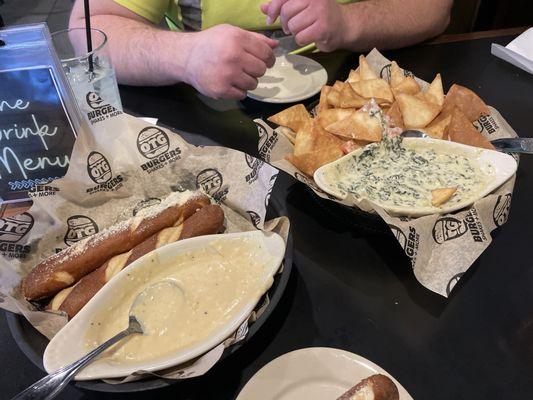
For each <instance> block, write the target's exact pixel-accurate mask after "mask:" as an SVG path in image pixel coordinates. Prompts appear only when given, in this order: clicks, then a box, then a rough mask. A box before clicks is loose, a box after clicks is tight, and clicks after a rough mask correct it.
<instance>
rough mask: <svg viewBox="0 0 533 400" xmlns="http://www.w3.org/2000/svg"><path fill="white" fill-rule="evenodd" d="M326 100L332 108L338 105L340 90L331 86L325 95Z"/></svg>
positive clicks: (339, 102)
mask: <svg viewBox="0 0 533 400" xmlns="http://www.w3.org/2000/svg"><path fill="white" fill-rule="evenodd" d="M326 100H327V102H328V104H329V105H330V106H332V107H334V108H338V107H340V104H341V99H340V91H339V90H337V89H335V87H332V88H331V89H330V90H329V92H328V94H327V95H326Z"/></svg>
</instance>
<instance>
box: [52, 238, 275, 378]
mask: <svg viewBox="0 0 533 400" xmlns="http://www.w3.org/2000/svg"><path fill="white" fill-rule="evenodd" d="M240 236H244V237H249V236H255V237H259V238H261V237H262V238H263V240H264V244H265V246H266V249H267V251H268V252H269V253H270V254H271V255H272V263H271V264H270V265H268V268H265V276H264V279H265V282H266V280H268V279H271V277H272V276H273V275H274V274H275V273H276V271H277V270H278V268H279V266H280V264H281V261H282V259H283V255H284V254H285V242H284V241H283V239H282V238H281V237H280V236H279V235H277V234H275V233H263V232H261V231H252V232H243V233H230V234H223V235H208V236H200V237H195V238H192V239H186V240H183V241H179V242H175V243H172V244H169V245H166V246H163V247H160V248H159V249H157V250H155V251H154V252H152V253H149V254H146V255H145V256H143V257H141V258H139V259H138V260H136V261H135V262H133V263H132V264H131V265H129V266H128V267H126V268H124V269H123V270H122V271H121V272H119V273H118V274H117V275H116V276H115V277H113V279H111V280H110V281H109V282H108V283H107V284H106V285H105V286H104V287H103V288H102V289H101V290H100V291H99V292H98V293H97V294H96V295H95V296H94V297H93V298H92V299H91V300H90V301H89V302H88V303H87V305H86V306H85V307H83V308H82V309H81V311H80V312H79V313H78V314H77V315H76V316H75V317H74V318H73V319H72V320H71V321H70V322H69V323H68V324H66V325H65V326H64V327H63V329H61V330H60V331H59V332H58V333H57V334H56V335H55V336H54V337H53V339H52V340H51V341H50V343H49V344H48V346H47V347H46V350H45V352H44V356H43V364H44V368H45V369H46V371H47V372H48V373H51V372H54V371H56V370H57V369H59V368H61V367H63V366H65V365H67V364H70V363H71V362H73V361H75V360H77V359H79V358H81V357H82V356H83V355H85V354H86V353H87V349H86V348H85V345H84V342H85V340H84V338H85V335H86V332H87V329H88V324H89V323H90V321H91V320H92V316H93V315H94V314H95V313H96V312H98V311H100V310H101V309H102V308H103V307H105V304H106V303H107V302H108V301H109V299H110V298H112V297H113V296H116V291H115V288H118V287H120V286H121V281H122V280H123V279H126V278H127V274H129V273H130V272H131V271H133V270H136V269H142V268H150V264H151V262H150V260H153V259H154V257H157V258H158V259H159V260H161V262H166V261H167V260H169V259H172V258H174V257H175V256H176V255H178V254H180V253H183V252H186V251H191V250H196V249H200V248H202V247H204V246H205V245H206V244H208V243H210V242H212V241H213V240H216V239H217V238H219V237H223V238H232V237H240ZM258 301H259V297H258V298H256V299H253V300H250V302H248V303H247V304H243V305H242V308H241V309H240V310H239V312H238V313H237V315H236V316H235V317H234V318H233V319H232V320H230V321H228V322H227V324H226V325H224V326H222V327H221V328H220V329H219V330H218V331H216V332H215V333H213V334H212V335H211V336H209V337H207V338H206V339H205V340H203V341H201V342H198V343H196V344H195V345H194V346H191V347H188V348H185V349H183V350H179V351H177V352H175V353H173V354H168V355H166V356H162V357H159V358H157V359H155V360H152V361H149V362H138V363H136V364H128V365H121V364H116V363H111V362H109V361H107V360H106V359H97V360H96V361H94V362H93V363H91V364H89V365H88V366H87V367H85V369H83V370H82V371H81V372H80V373H79V374H78V375H77V376H76V378H75V379H76V380H89V379H102V378H117V377H121V376H127V375H129V374H131V373H132V372H135V371H138V370H144V371H158V370H161V369H164V368H168V367H172V366H174V365H178V364H181V363H184V362H186V361H188V360H191V359H193V358H195V357H197V356H199V355H201V354H203V353H205V352H207V351H209V350H210V349H212V348H213V347H215V346H217V345H218V344H219V343H221V342H222V341H223V340H224V339H226V338H227V337H229V336H230V335H231V334H232V333H233V332H234V331H235V330H236V329H237V328H238V327H239V326H240V325H241V324H242V322H244V320H245V319H246V318H247V317H248V315H249V314H250V313H251V312H252V311H253V309H254V307H255V305H256V304H257V302H258Z"/></svg>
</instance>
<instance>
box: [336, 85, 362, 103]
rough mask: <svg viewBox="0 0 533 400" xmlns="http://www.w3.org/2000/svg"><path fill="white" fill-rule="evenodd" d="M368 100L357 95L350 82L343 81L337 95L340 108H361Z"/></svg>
mask: <svg viewBox="0 0 533 400" xmlns="http://www.w3.org/2000/svg"><path fill="white" fill-rule="evenodd" d="M367 101H368V100H367V99H365V98H363V97H361V96H359V95H358V94H357V93H355V91H354V90H353V88H352V85H350V83H345V84H344V86H343V87H342V90H341V92H340V95H339V105H340V107H341V108H361V107H363V106H364V105H365V103H366V102H367Z"/></svg>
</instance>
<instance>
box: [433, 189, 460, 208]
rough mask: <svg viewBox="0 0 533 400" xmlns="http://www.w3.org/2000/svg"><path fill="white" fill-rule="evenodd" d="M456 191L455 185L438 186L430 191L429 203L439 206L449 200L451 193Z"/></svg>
mask: <svg viewBox="0 0 533 400" xmlns="http://www.w3.org/2000/svg"><path fill="white" fill-rule="evenodd" d="M456 191H457V188H456V187H450V188H438V189H435V190H432V191H431V204H432V205H433V206H435V207H440V206H441V205H442V204H444V203H446V202H447V201H448V200H450V199H451V198H452V196H453V194H454V193H455V192H456Z"/></svg>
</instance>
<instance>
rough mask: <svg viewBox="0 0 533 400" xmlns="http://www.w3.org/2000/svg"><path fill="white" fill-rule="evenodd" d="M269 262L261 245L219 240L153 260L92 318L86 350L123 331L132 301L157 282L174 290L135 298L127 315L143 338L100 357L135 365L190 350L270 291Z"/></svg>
mask: <svg viewBox="0 0 533 400" xmlns="http://www.w3.org/2000/svg"><path fill="white" fill-rule="evenodd" d="M271 261H272V256H271V255H270V254H269V253H268V251H267V250H266V248H265V245H264V243H263V241H262V240H260V239H259V238H254V237H246V238H243V237H240V238H220V239H218V240H216V241H213V242H212V243H210V244H209V245H207V246H206V247H203V248H201V249H198V250H194V251H189V252H185V253H182V254H179V255H177V256H176V257H174V258H173V259H172V260H171V261H170V262H165V263H161V262H159V260H158V259H157V258H156V257H155V256H154V258H153V259H151V260H149V262H150V263H151V264H153V265H149V266H148V265H147V266H146V267H145V268H137V269H135V270H134V271H133V272H132V273H130V274H128V279H126V280H124V284H123V285H122V287H120V288H119V290H117V293H116V297H114V298H113V300H112V302H110V303H109V305H108V306H107V307H106V308H105V309H102V310H101V311H100V312H99V313H96V314H95V317H94V318H93V321H92V322H91V324H90V326H89V329H88V331H87V334H86V347H87V348H88V350H90V349H93V348H94V347H96V346H98V345H100V344H101V343H103V342H104V341H106V340H107V339H109V338H110V337H112V336H113V335H115V334H117V333H118V332H119V331H121V330H123V329H125V328H126V327H127V326H128V316H129V310H130V308H131V307H132V303H133V301H134V300H135V298H136V296H137V295H138V294H139V293H141V292H142V291H143V290H144V289H146V288H147V287H149V286H150V285H154V284H155V283H157V282H161V281H163V282H167V281H171V282H172V283H174V284H175V285H177V286H178V287H179V289H178V288H176V287H175V286H174V285H172V284H161V283H160V284H158V285H156V286H155V287H152V288H150V289H149V290H148V292H147V293H145V294H143V295H142V296H140V298H139V299H137V301H136V304H135V305H134V306H133V308H132V311H133V313H134V314H135V315H136V317H137V319H138V320H139V322H140V323H141V325H142V326H143V329H144V330H145V334H144V335H132V336H130V337H128V338H127V339H125V340H123V341H122V342H119V343H118V344H117V345H115V346H113V347H112V348H111V349H110V350H108V351H107V352H106V353H105V355H104V357H106V358H108V360H110V361H113V362H117V363H129V362H130V363H131V362H135V363H136V362H139V361H147V360H152V359H155V358H158V357H160V356H163V355H167V354H170V353H174V352H176V351H179V350H182V349H185V348H187V347H190V346H193V345H194V344H195V343H197V342H199V341H202V340H204V339H205V338H207V337H209V336H210V335H212V334H213V333H214V332H215V331H216V330H217V329H218V328H220V327H221V326H223V325H224V324H225V323H226V322H227V321H229V320H230V319H231V318H233V317H235V316H236V315H237V313H238V312H239V311H240V309H242V306H244V305H246V304H247V303H249V302H250V301H257V300H258V299H259V297H260V296H261V295H262V294H263V293H265V292H266V290H267V289H268V288H269V287H270V286H271V285H272V278H269V279H267V280H266V281H265V275H267V274H265V269H266V268H268V264H269V263H271ZM167 283H168V282H167Z"/></svg>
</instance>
